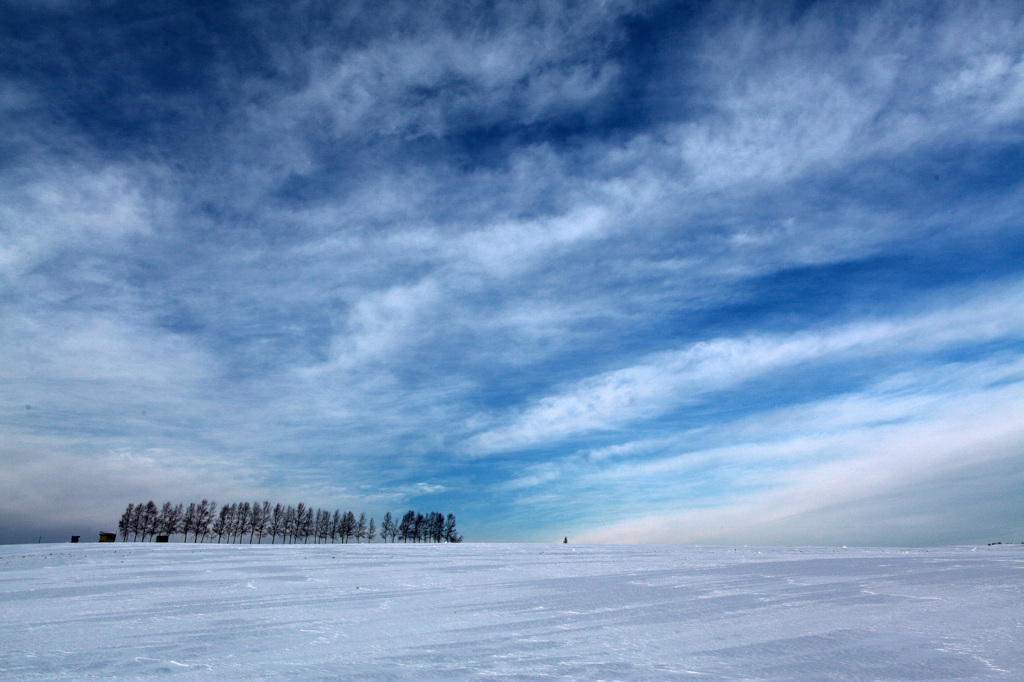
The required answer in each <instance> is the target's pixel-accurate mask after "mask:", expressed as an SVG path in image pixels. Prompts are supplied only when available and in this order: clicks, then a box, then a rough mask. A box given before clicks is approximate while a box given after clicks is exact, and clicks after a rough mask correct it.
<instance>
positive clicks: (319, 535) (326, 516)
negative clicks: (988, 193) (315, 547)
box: [314, 508, 331, 543]
mask: <svg viewBox="0 0 1024 682" xmlns="http://www.w3.org/2000/svg"><path fill="white" fill-rule="evenodd" d="M314 525H315V527H316V532H315V535H316V542H317V543H320V542H327V536H328V534H329V533H330V531H331V513H330V512H329V511H327V510H326V509H321V508H317V510H316V521H315V524H314Z"/></svg>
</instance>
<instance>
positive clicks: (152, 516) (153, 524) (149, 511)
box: [142, 500, 160, 542]
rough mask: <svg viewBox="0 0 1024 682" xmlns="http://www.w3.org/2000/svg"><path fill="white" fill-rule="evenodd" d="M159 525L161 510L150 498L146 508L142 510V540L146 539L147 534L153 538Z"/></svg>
mask: <svg viewBox="0 0 1024 682" xmlns="http://www.w3.org/2000/svg"><path fill="white" fill-rule="evenodd" d="M159 527H160V510H159V509H158V508H157V506H156V503H155V502H153V500H150V501H149V502H147V503H146V508H145V509H144V510H143V512H142V541H143V542H145V541H146V536H149V538H150V539H152V538H153V536H154V535H156V531H157V529H158V528H159Z"/></svg>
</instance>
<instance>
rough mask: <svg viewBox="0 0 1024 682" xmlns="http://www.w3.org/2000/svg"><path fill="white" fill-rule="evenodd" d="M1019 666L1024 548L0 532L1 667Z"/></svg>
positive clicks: (950, 673) (769, 675)
mask: <svg viewBox="0 0 1024 682" xmlns="http://www.w3.org/2000/svg"><path fill="white" fill-rule="evenodd" d="M150 677H173V678H175V679H183V680H188V679H204V680H205V679H208V680H231V679H296V680H307V679H308V680H314V679H339V680H347V679H385V680H387V679H415V680H420V679H479V678H487V679H498V680H503V679H524V680H529V679H586V680H591V679H593V680H597V679H603V680H613V679H620V680H639V679H643V680H678V679H690V678H693V679H755V680H759V679H785V680H790V679H858V680H859V679H864V680H873V679H891V680H938V679H943V680H949V679H994V680H1003V679H1005V680H1022V679H1024V547H1022V546H1020V545H1004V546H996V547H978V548H971V547H961V548H947V549H912V550H902V549H795V548H794V549H777V548H731V547H730V548H724V547H719V548H709V547H696V548H694V547H650V546H647V547H636V546H573V545H484V544H462V545H390V544H389V545H383V544H373V545H319V546H314V545H292V546H281V545H278V546H266V545H264V546H249V545H242V546H238V545H231V546H229V545H195V544H180V543H177V544H170V545H155V544H145V545H144V544H131V543H128V544H123V543H117V544H115V545H110V544H108V545H100V544H80V545H70V544H66V545H9V546H5V547H0V678H2V679H11V680H25V679H37V678H66V679H75V680H82V679H95V678H103V679H135V678H150Z"/></svg>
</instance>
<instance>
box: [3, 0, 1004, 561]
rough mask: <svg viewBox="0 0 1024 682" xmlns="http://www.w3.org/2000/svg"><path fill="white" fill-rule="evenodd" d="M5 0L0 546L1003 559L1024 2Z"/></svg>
mask: <svg viewBox="0 0 1024 682" xmlns="http://www.w3.org/2000/svg"><path fill="white" fill-rule="evenodd" d="M214 5H215V6H211V5H210V3H200V2H195V3H190V2H183V1H173V0H168V1H165V2H143V3H138V2H135V3H123V2H96V3H81V2H73V1H68V2H62V1H60V0H49V1H42V0H40V1H38V2H31V1H29V0H2V1H0V129H2V130H3V131H4V135H3V138H2V139H0V348H2V350H0V464H2V473H0V541H3V542H23V541H35V540H36V539H37V537H39V536H44V539H52V540H63V539H66V536H67V535H70V534H71V533H76V534H82V535H85V536H87V537H90V538H91V536H92V534H93V533H94V532H96V531H99V530H106V529H110V528H113V527H114V526H115V525H116V521H117V518H118V516H119V515H120V512H121V511H122V510H123V508H124V506H125V505H126V504H127V503H128V502H137V501H144V500H149V499H154V500H155V501H157V502H158V504H159V503H161V502H162V501H165V500H171V501H175V502H177V501H181V502H188V501H192V500H197V499H200V498H204V497H207V498H212V499H216V500H217V501H218V502H229V501H240V500H252V499H270V500H272V501H281V502H292V503H296V502H300V501H301V502H305V503H307V504H312V505H322V506H326V507H329V508H330V509H334V508H341V509H343V510H345V509H354V510H356V511H357V512H358V511H362V510H364V511H366V512H367V514H369V515H374V516H377V517H379V516H381V515H383V513H384V512H385V511H392V512H401V511H404V510H405V509H409V508H414V509H418V510H422V511H429V510H439V511H443V512H446V513H447V512H453V513H455V514H456V516H457V518H458V519H459V525H460V530H461V531H462V533H463V534H464V535H465V536H466V537H467V539H469V540H478V541H554V540H560V539H561V538H562V537H563V536H566V535H567V536H569V537H570V539H572V540H579V541H589V542H673V543H676V542H677V543H716V544H826V545H827V544H835V545H838V544H848V545H852V544H866V545H929V544H953V543H961V542H986V541H995V540H1003V541H1008V540H1012V541H1017V542H1019V541H1022V540H1024V217H1022V216H1024V211H1022V206H1024V61H1022V56H1024V38H1022V36H1024V8H1022V7H1021V5H1020V3H1016V2H978V3H970V4H968V3H958V2H950V3H936V2H920V3H915V2H898V3H897V2H867V3H843V2H793V3H789V4H786V3H778V2H771V3H769V2H764V3H757V2H686V3H684V2H628V1H625V0H624V1H622V2H617V1H614V0H610V1H607V2H592V3H591V2H586V3H577V2H554V1H551V2H543V1H538V2H471V1H467V2H444V1H441V2H417V3H411V2H373V3H359V2H342V3H334V2H316V1H309V2H290V3H214Z"/></svg>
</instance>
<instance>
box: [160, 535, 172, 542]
mask: <svg viewBox="0 0 1024 682" xmlns="http://www.w3.org/2000/svg"><path fill="white" fill-rule="evenodd" d="M170 539H171V536H169V535H157V536H156V541H157V542H167V541H168V540H170Z"/></svg>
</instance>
